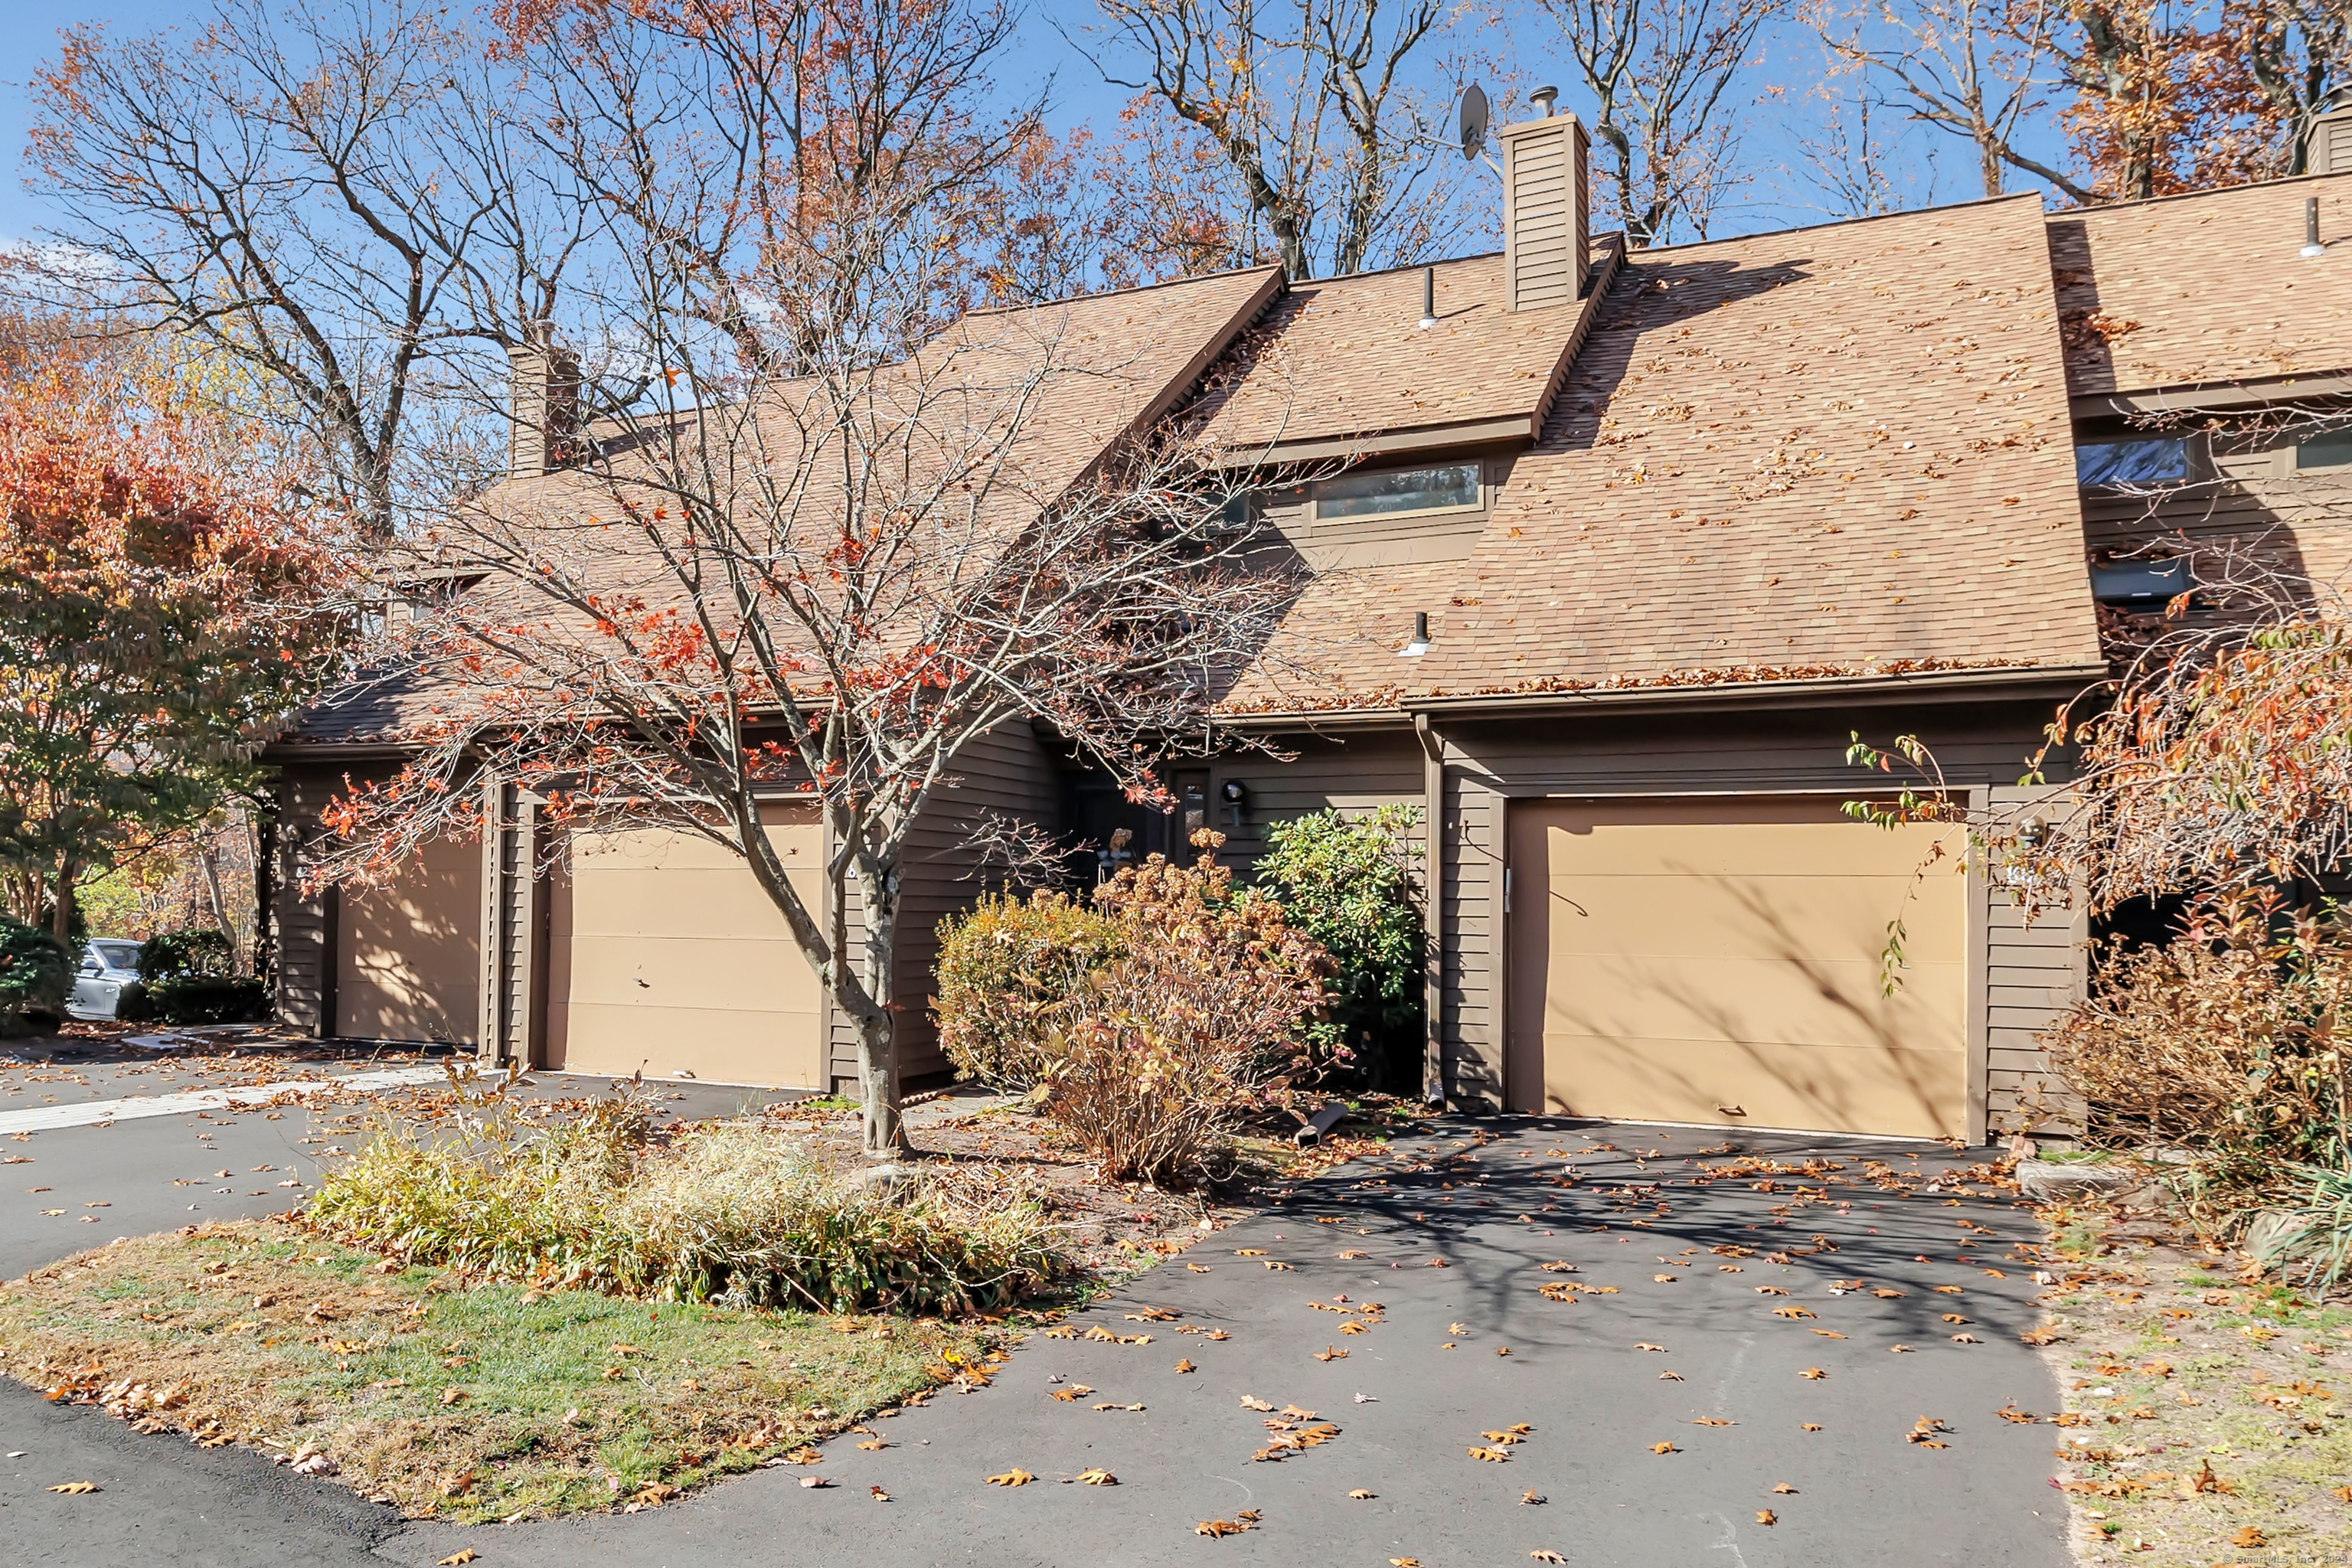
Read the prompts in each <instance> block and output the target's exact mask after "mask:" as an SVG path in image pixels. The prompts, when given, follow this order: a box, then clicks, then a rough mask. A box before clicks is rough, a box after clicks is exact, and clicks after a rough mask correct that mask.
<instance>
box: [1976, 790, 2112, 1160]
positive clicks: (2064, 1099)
mask: <svg viewBox="0 0 2352 1568" xmlns="http://www.w3.org/2000/svg"><path fill="white" fill-rule="evenodd" d="M2047 794H2048V792H2046V791H2044V792H2036V791H2032V790H2024V789H2020V788H2018V787H2016V786H2015V785H2014V784H2008V785H2001V786H1996V787H1994V788H1992V789H1991V790H1990V791H1989V792H1988V797H1989V798H1990V801H1991V803H1992V805H1993V807H1994V809H1995V810H1996V811H2007V812H2011V813H2020V814H2021V813H2022V812H2023V810H2024V809H2025V808H2027V807H2029V806H2031V805H2032V804H2033V802H2034V801H2035V800H2036V799H2037V798H2043V797H2046V795H2047ZM1984 896H1985V944H1986V953H1985V966H1986V967H1985V980H1986V984H1985V1003H1986V1007H1985V1015H1986V1016H1985V1025H1986V1026H1985V1111H1986V1118H1987V1121H1988V1123H1989V1125H1990V1128H1991V1129H1992V1131H1995V1132H1996V1133H1999V1132H2007V1131H2017V1130H2019V1129H2021V1128H2025V1127H2032V1128H2037V1129H2042V1130H2044V1131H2074V1130H2076V1129H2078V1128H2079V1127H2080V1126H2081V1124H2082V1101H2081V1100H2080V1099H2079V1098H2078V1097H2076V1096H2075V1095H2074V1093H2073V1092H2072V1091H2071V1090H2069V1089H2067V1088H2066V1087H2065V1085H2064V1084H2063V1082H2061V1081H2060V1080H2059V1079H2058V1078H2057V1076H2056V1074H2055V1073H2054V1072H2053V1070H2052V1068H2051V1066H2050V1057H2049V1053H2048V1052H2047V1051H2046V1050H2045V1049H2043V1047H2042V1039H2041V1036H2042V1030H2044V1029H2046V1028H2048V1027H2049V1026H2051V1025H2052V1024H2054V1023H2056V1022H2057V1021H2058V1019H2059V1018H2060V1017H2061V1016H2063V1014H2064V1013H2065V1011H2066V1009H2067V1008H2069V1007H2071V1006H2072V1005H2074V1003H2075V1002H2076V1001H2077V1000H2079V999H2080V998H2081V997H2082V995H2083V987H2084V975H2085V963H2084V946H2085V943H2086V942H2088V940H2089V936H2090V922H2089V918H2088V916H2087V915H2085V914H2084V913H2082V912H2080V911H2078V910H2073V909H2057V910H2040V911H2036V912H2035V913H2034V914H2033V915H2032V918H2031V919H2030V920H2029V918H2028V916H2027V912H2026V911H2025V910H2022V909H2021V908H2019V907H2018V905H2017V904H2016V902H2015V901H2014V900H2012V899H2011V897H2010V895H2009V894H2008V893H2007V892H2006V891H2005V890H2003V889H2001V888H2000V887H1998V886H1991V885H1989V886H1987V887H1986V889H1985V893H1984Z"/></svg>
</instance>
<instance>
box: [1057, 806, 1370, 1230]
mask: <svg viewBox="0 0 2352 1568" xmlns="http://www.w3.org/2000/svg"><path fill="white" fill-rule="evenodd" d="M1193 842H1194V843H1196V844H1198V845H1200V846H1201V847H1202V850H1203V853H1202V856H1201V858H1200V859H1199V860H1198V861H1197V862H1195V863H1194V864H1193V865H1192V866H1177V865H1173V864H1171V862H1169V861H1168V860H1166V859H1164V858H1161V857H1160V856H1157V855H1154V856H1152V857H1151V858H1150V859H1148V860H1147V861H1145V862H1144V864H1143V865H1142V866H1140V867H1129V868H1125V869H1123V870H1121V871H1120V872H1119V873H1118V876H1117V877H1115V878H1113V879H1111V880H1110V881H1109V882H1108V883H1105V884H1104V885H1103V886H1102V887H1100V888H1098V889H1096V890H1095V902H1096V907H1097V909H1098V910H1100V911H1102V913H1103V914H1104V915H1106V916H1107V917H1108V919H1110V920H1111V921H1115V922H1116V923H1117V924H1118V925H1119V926H1120V927H1121V928H1122V929H1123V931H1125V933H1126V950H1125V952H1122V953H1121V954H1120V955H1119V956H1118V958H1116V959H1114V960H1113V961H1111V962H1110V963H1107V964H1105V965H1103V966H1102V967H1101V968H1099V969H1097V970H1096V971H1094V972H1093V973H1090V974H1089V975H1088V976H1087V983H1086V985H1085V986H1084V988H1083V989H1081V990H1080V991H1079V992H1078V993H1077V994H1075V995H1073V996H1072V997H1071V998H1070V1000H1069V1001H1068V1002H1067V1003H1066V1004H1064V1005H1061V1006H1059V1007H1057V1008H1054V1009H1051V1010H1049V1011H1048V1012H1046V1013H1045V1015H1044V1020H1045V1023H1046V1026H1047V1029H1048V1033H1047V1037H1046V1039H1045V1047H1044V1048H1045V1057H1046V1065H1045V1070H1044V1081H1045V1085H1046V1088H1047V1096H1046V1100H1045V1111H1046V1114H1047V1115H1049V1116H1051V1117H1053V1118H1054V1119H1055V1121H1058V1122H1060V1123H1061V1124H1062V1125H1063V1126H1065V1127H1066V1128H1068V1129H1069V1130H1070V1131H1072V1132H1073V1133H1074V1134H1076V1137H1077V1138H1078V1140H1079V1142H1081V1143H1083V1144H1084V1145H1085V1146H1086V1148H1087V1150H1088V1151H1089V1152H1092V1153H1093V1154H1095V1155H1096V1156H1097V1158H1098V1159H1099V1160H1100V1161H1101V1162H1102V1167H1103V1171H1104V1173H1105V1174H1107V1175H1110V1176H1118V1177H1130V1178H1134V1179H1139V1180H1143V1181H1150V1182H1158V1183H1171V1182H1189V1181H1193V1180H1197V1179H1199V1178H1200V1177H1202V1176H1203V1175H1205V1174H1208V1173H1210V1172H1211V1170H1212V1168H1213V1164H1214V1162H1215V1159H1216V1156H1217V1153H1218V1152H1219V1150H1220V1149H1221V1148H1222V1146H1223V1142H1224V1141H1225V1138H1226V1135H1227V1134H1228V1132H1229V1131H1230V1130H1231V1128H1232V1126H1233V1124H1234V1121H1235V1119H1236V1118H1237V1117H1238V1116H1239V1115H1240V1114H1241V1113H1242V1112H1243V1111H1244V1110H1246V1109H1248V1108H1249V1107H1250V1106H1251V1105H1252V1104H1254V1103H1257V1102H1260V1101H1262V1100H1264V1099H1265V1098H1266V1096H1267V1095H1268V1093H1269V1091H1271V1090H1278V1089H1281V1088H1283V1087H1285V1086H1286V1083H1287V1081H1288V1080H1289V1079H1294V1078H1297V1077H1299V1076H1303V1075H1305V1074H1306V1073H1307V1072H1309V1071H1311V1070H1312V1069H1313V1068H1314V1066H1315V1061H1314V1058H1313V1054H1312V1050H1311V1046H1310V1042H1308V1041H1307V1040H1306V1039H1305V1038H1304V1037H1303V1035H1302V1028H1301V1026H1303V1025H1305V1024H1307V1022H1309V1021H1310V1020H1312V1019H1313V1018H1314V1017H1315V1016H1317V1013H1318V1009H1319V1008H1320V1006H1321V1005H1322V1000H1323V977H1324V974H1325V973H1326V971H1327V970H1328V967H1329V964H1328V959H1326V958H1325V956H1324V954H1323V951H1322V949H1321V948H1320V947H1319V946H1318V945H1317V944H1316V942H1314V941H1313V939H1311V938H1310V937H1308V936H1307V934H1306V933H1305V932H1303V931H1298V930H1297V929H1296V928H1294V927H1293V926H1291V925H1290V924H1289V922H1288V921H1287V919H1286V916H1285V914H1284V912H1283V909H1282V906H1281V905H1280V904H1278V903H1276V902H1275V901H1274V900H1272V899H1269V898H1266V897H1265V896H1263V895H1261V894H1256V893H1253V892H1246V891H1244V892H1240V893H1236V892H1235V891H1234V886H1233V873H1232V872H1231V871H1229V870H1227V869H1226V868H1223V867H1221V866H1219V865H1218V864H1217V863H1216V857H1215V848H1216V846H1217V845H1219V844H1221V843H1222V842H1223V839H1222V837H1220V836H1218V835H1216V834H1213V833H1202V834H1198V835H1195V836H1194V839H1193Z"/></svg>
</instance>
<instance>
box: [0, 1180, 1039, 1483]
mask: <svg viewBox="0 0 2352 1568" xmlns="http://www.w3.org/2000/svg"><path fill="white" fill-rule="evenodd" d="M384 1267H385V1266H384V1265H383V1264H382V1263H381V1261H380V1260H379V1258H377V1257H376V1256H375V1255H373V1254H370V1253H363V1252H359V1251H355V1250H352V1249H351V1248H348V1247H339V1246H336V1245H333V1244H331V1243H327V1242H322V1241H320V1239H319V1238H317V1237H313V1236H311V1235H310V1234H308V1233H307V1232H304V1231H302V1230H299V1229H298V1228H296V1227H294V1226H289V1225H286V1224H284V1223H280V1222H270V1221H256V1222H249V1223H246V1224H241V1225H230V1226H204V1227H201V1228H200V1229H196V1230H194V1231H184V1232H179V1233H174V1234H171V1235H165V1236H155V1237H142V1238H140V1239H137V1240H133V1241H128V1242H123V1243H120V1244H118V1245H116V1246H113V1247H106V1248H102V1249H100V1250H99V1251H95V1252H89V1253H85V1254H82V1255H81V1256H79V1257H78V1258H68V1259H67V1260H66V1261H65V1262H62V1263H59V1264H56V1265H53V1266H51V1267H49V1268H42V1269H39V1270H37V1271H35V1272H34V1273H33V1274H32V1275H30V1276H28V1277H27V1278H26V1279H24V1280H21V1281H18V1282H16V1283H13V1284H10V1285H8V1286H6V1287H5V1289H0V1372H5V1373H7V1374H8V1375H9V1376H12V1377H15V1378H17V1379H18V1380H20V1381H22V1382H25V1383H27V1384H33V1385H35V1386H37V1387H40V1388H44V1389H55V1390H57V1391H58V1394H59V1396H62V1397H97V1398H99V1399H100V1401H101V1402H102V1403H105V1404H107V1405H109V1406H110V1408H113V1409H115V1410H116V1411H117V1412H118V1413H119V1414H121V1415H127V1416H129V1417H130V1418H131V1419H132V1420H134V1421H136V1422H139V1423H141V1424H142V1425H144V1426H149V1427H151V1428H153V1429H180V1430H185V1431H188V1432H190V1433H192V1434H194V1435H195V1436H196V1437H197V1438H198V1439H199V1440H201V1441H205V1442H209V1443H215V1444H217V1443H226V1442H239V1443H244V1444H247V1445H249V1446H252V1447H258V1448H261V1449H263V1450H264V1451H267V1452H271V1453H275V1454H281V1455H285V1456H288V1457H289V1458H292V1457H294V1456H297V1455H301V1454H306V1453H309V1452H313V1451H315V1452H319V1453H322V1454H323V1455H324V1456H325V1458H326V1460H327V1461H329V1462H331V1463H332V1464H333V1465H334V1466H335V1467H337V1473H338V1474H339V1477H340V1479H341V1480H342V1481H344V1482H345V1483H346V1484H349V1485H351V1486H352V1487H354V1488H356V1489H358V1490H360V1491H362V1492H363V1493H366V1494H368V1495H370V1496H373V1497H379V1498H382V1499H383V1500H388V1501H391V1502H394V1503H396V1504H397V1505H399V1506H400V1507H401V1509H402V1510H404V1512H406V1513H409V1514H411V1515H415V1516H422V1515H426V1514H434V1515H437V1516H439V1517H443V1518H446V1519H450V1520H453V1521H463V1522H474V1521H485V1520H492V1519H505V1518H511V1517H514V1516H517V1515H525V1516H538V1515H546V1514H553V1513H562V1512H569V1511H572V1510H579V1509H583V1508H596V1507H609V1506H612V1505H613V1504H614V1503H616V1502H618V1503H623V1504H626V1503H628V1502H630V1501H632V1500H635V1501H637V1502H640V1503H646V1504H650V1503H657V1502H659V1501H660V1500H662V1499H663V1498H665V1497H667V1495H668V1489H672V1488H679V1487H688V1486H692V1485H694V1484H696V1483H697V1482H700V1481H704V1480H708V1479H712V1478H715V1477H718V1476H721V1475H726V1474H730V1473H732V1472H735V1471H740V1470H745V1469H749V1468H752V1467H753V1466H755V1465H758V1464H759V1463H761V1461H762V1460H763V1459H768V1458H775V1457H778V1456H782V1455H787V1454H791V1453H793V1451H795V1450H797V1449H798V1448H800V1447H801V1446H802V1445H803V1444H804V1443H805V1442H806V1441H807V1440H808V1439H810V1438H812V1437H814V1436H823V1435H825V1434H827V1433H831V1432H835V1431H837V1430H839V1429H840V1428H842V1427H843V1426H846V1425H849V1424H851V1423H852V1422H855V1421H857V1420H859V1419H861V1418H863V1417H865V1416H867V1415H870V1414H871V1413H873V1412H874V1411H876V1410H877V1409H882V1408H887V1407H889V1406H892V1405H897V1404H898V1403H899V1402H901V1401H903V1400H905V1399H907V1398H908V1396H910V1395H911V1396H915V1397H918V1398H919V1397H921V1394H922V1391H925V1390H928V1389H929V1388H931V1387H933V1386H935V1385H937V1384H940V1383H942V1382H945V1381H948V1380H950V1379H952V1378H955V1377H958V1376H959V1375H961V1376H967V1377H984V1376H985V1371H984V1370H983V1369H984V1368H985V1366H987V1365H988V1364H990V1363H992V1360H993V1357H994V1352H995V1351H996V1349H997V1347H998V1346H999V1345H1000V1344H1002V1343H1003V1342H1005V1341H1006V1340H1007V1339H1008V1338H1009V1336H1008V1334H1007V1333H1006V1332H1005V1331H1003V1330H1002V1329H1000V1328H996V1327H994V1326H992V1325H988V1324H978V1325H961V1326H959V1325H956V1324H950V1323H944V1322H940V1321H936V1320H919V1319H906V1318H881V1317H874V1318H857V1319H843V1318H833V1317H827V1316H821V1315H811V1314H808V1313H803V1312H790V1311H764V1310H749V1311H734V1310H723V1309H719V1308H715V1307H706V1306H693V1305H679V1304H672V1303H667V1302H652V1301H645V1300H632V1299H627V1298H622V1297H613V1296H604V1295H600V1294H596V1293H594V1292H591V1291H583V1290H554V1291H541V1290H535V1289H529V1288H527V1287H525V1286H522V1285H519V1284H500V1283H488V1282H481V1281H478V1280H472V1279H464V1278H462V1277H457V1276H454V1275H452V1274H450V1273H448V1272H447V1271H446V1270H441V1269H436V1268H401V1269H398V1270H397V1271H395V1272H385V1271H383V1269H384ZM318 1463H319V1461H312V1464H313V1465H314V1466H315V1465H317V1464H318Z"/></svg>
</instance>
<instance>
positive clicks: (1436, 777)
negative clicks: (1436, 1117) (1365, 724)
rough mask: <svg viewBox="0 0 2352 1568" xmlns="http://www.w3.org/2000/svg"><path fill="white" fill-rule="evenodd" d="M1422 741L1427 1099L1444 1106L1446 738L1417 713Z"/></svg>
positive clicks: (1416, 733)
mask: <svg viewBox="0 0 2352 1568" xmlns="http://www.w3.org/2000/svg"><path fill="white" fill-rule="evenodd" d="M1412 733H1413V738H1414V739H1415V740H1417V741H1419V742H1421V754H1422V765H1421V840H1422V846H1423V856H1422V889H1421V894H1422V916H1421V925H1422V1004H1421V1011H1422V1025H1421V1027H1422V1047H1421V1050H1422V1056H1421V1093H1422V1100H1423V1103H1424V1104H1426V1105H1428V1106H1429V1107H1430V1108H1431V1109H1433V1110H1443V1109H1444V1105H1445V1036H1444V1025H1445V934H1446V933H1445V840H1446V833H1445V742H1444V737H1442V736H1440V735H1439V734H1438V732H1437V730H1436V727H1435V726H1434V725H1433V724H1431V723H1430V721H1429V715H1428V714H1426V713H1416V714H1414V715H1413V716H1412Z"/></svg>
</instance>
